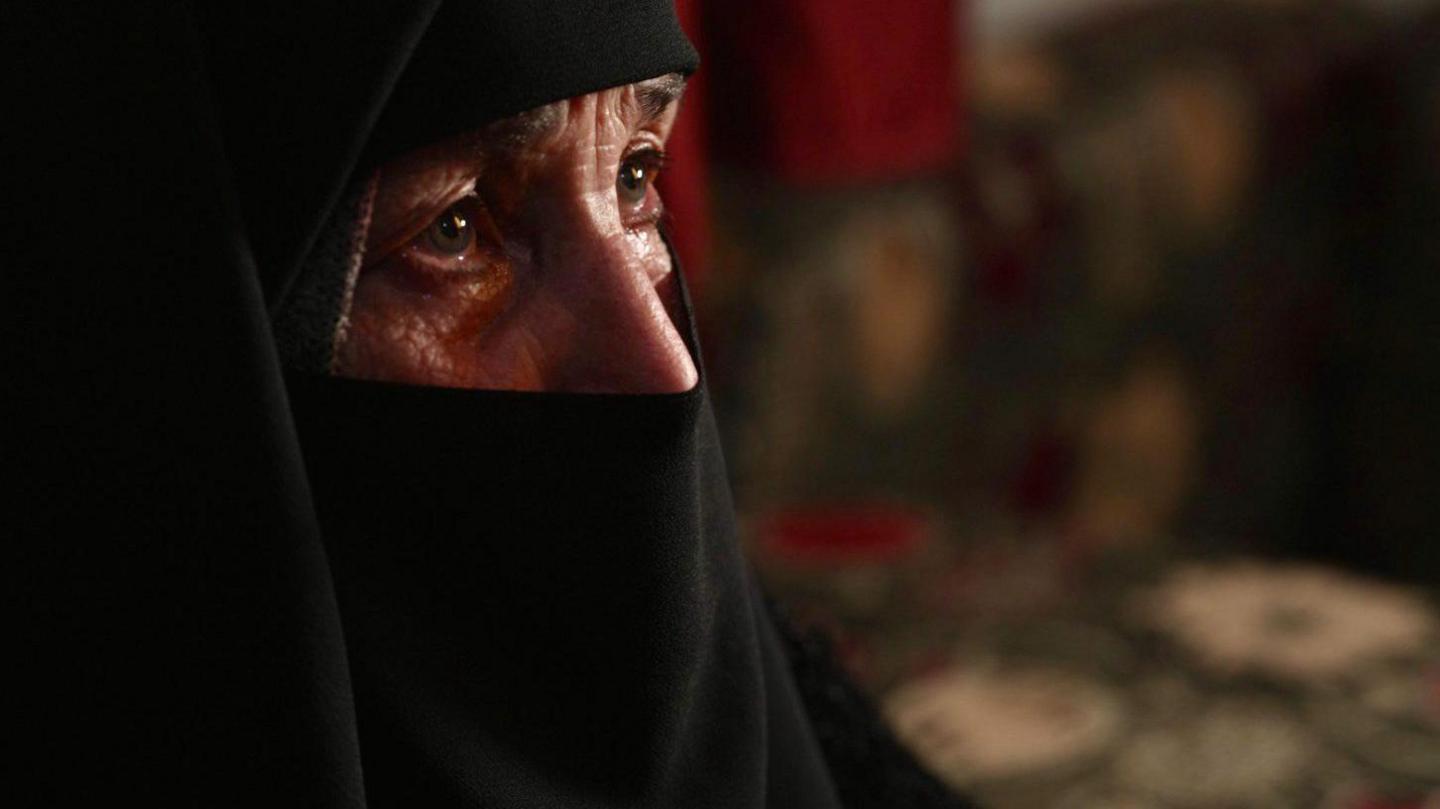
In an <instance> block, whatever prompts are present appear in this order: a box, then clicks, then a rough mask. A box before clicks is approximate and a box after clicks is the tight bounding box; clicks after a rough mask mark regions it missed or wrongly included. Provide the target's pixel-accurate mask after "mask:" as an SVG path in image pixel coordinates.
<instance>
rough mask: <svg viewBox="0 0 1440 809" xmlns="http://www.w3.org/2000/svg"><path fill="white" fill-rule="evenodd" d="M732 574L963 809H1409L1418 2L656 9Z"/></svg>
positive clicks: (1432, 159) (1436, 758)
mask: <svg viewBox="0 0 1440 809" xmlns="http://www.w3.org/2000/svg"><path fill="white" fill-rule="evenodd" d="M679 5H680V10H681V13H682V20H683V21H684V23H685V24H686V27H687V30H688V31H689V32H690V33H691V35H692V38H693V39H694V40H695V41H696V43H697V45H698V47H699V48H700V50H701V53H702V57H703V59H704V67H703V69H702V71H701V73H700V74H698V75H697V77H695V78H694V79H692V82H691V84H692V86H691V88H690V92H689V93H688V95H687V101H686V106H685V108H684V111H683V113H682V119H681V121H680V123H679V125H678V128H677V131H676V134H675V136H674V139H673V140H672V144H671V150H670V151H671V155H672V158H673V162H672V164H671V165H670V167H669V168H667V175H666V177H665V178H664V179H663V181H662V182H663V183H664V184H665V185H666V188H665V192H664V193H665V198H666V201H667V205H668V207H669V209H670V211H671V215H672V218H673V221H672V223H671V224H672V232H673V233H674V238H675V240H676V243H677V249H678V250H679V252H680V253H681V255H682V258H683V259H684V262H685V264H686V266H687V269H688V273H687V275H688V277H689V279H690V282H691V285H692V290H693V293H694V296H695V298H696V302H697V306H698V310H699V312H700V316H701V330H702V333H703V334H704V337H705V342H706V352H707V353H706V363H707V373H708V374H709V381H710V387H711V390H712V392H713V393H714V395H715V397H716V400H717V407H718V408H719V410H720V414H719V418H720V424H721V428H722V430H723V431H724V433H725V440H726V441H727V443H728V446H727V457H728V458H729V461H730V464H731V470H730V471H731V475H732V478H733V480H734V483H735V490H736V497H737V505H738V508H739V511H740V514H741V517H742V523H743V526H744V533H745V536H744V541H745V542H746V543H747V545H748V549H749V551H750V554H751V557H752V558H753V559H754V560H755V561H756V564H757V566H758V568H759V571H760V574H761V576H762V578H763V579H764V580H765V582H766V584H767V585H768V587H769V589H770V590H771V592H772V593H773V594H774V595H775V596H776V597H777V598H778V599H779V600H780V601H781V602H782V603H783V604H785V605H786V608H787V609H788V610H789V612H790V614H791V616H792V618H794V620H795V621H796V622H797V623H798V624H800V625H802V626H804V627H808V628H810V629H811V630H813V631H816V632H821V633H823V634H824V635H825V637H827V638H829V640H830V642H831V643H833V645H834V647H835V648H836V650H837V652H838V653H839V655H840V657H841V658H842V660H843V661H844V662H845V664H846V665H847V666H848V667H849V668H850V670H851V671H852V672H853V673H854V675H855V676H856V678H857V679H858V680H859V681H860V682H861V683H862V684H863V685H864V686H866V687H867V688H868V689H870V690H871V691H872V692H873V693H874V694H875V695H876V698H877V700H878V701H879V702H880V703H881V704H882V706H883V707H884V709H885V711H886V712H887V716H889V718H890V719H891V720H892V722H893V723H894V725H895V727H896V729H897V731H898V732H899V734H900V736H901V738H902V739H903V740H905V741H906V742H907V744H910V745H911V746H912V747H913V748H914V749H915V750H916V751H917V753H919V755H920V756H921V758H922V760H924V761H926V762H927V763H928V764H929V765H930V766H931V767H932V768H934V769H935V770H936V771H937V772H938V773H939V774H941V775H942V776H943V777H945V778H946V779H947V780H949V781H950V782H951V783H953V784H955V785H957V786H958V787H961V788H963V789H965V790H967V791H970V792H972V793H974V794H977V795H978V796H980V797H981V798H982V799H984V800H985V801H986V802H987V803H988V805H994V806H1065V807H1082V806H1125V807H1129V806H1137V807H1141V806H1159V807H1163V806H1169V807H1202V806H1203V807H1241V806H1245V807H1250V806H1256V807H1262V806H1263V807H1270V806H1276V807H1282V806H1296V807H1301V806H1303V807H1314V806H1333V807H1355V809H1359V808H1360V807H1373V808H1374V809H1379V807H1402V806H1415V807H1419V806H1440V650H1437V646H1440V643H1437V640H1440V621H1437V618H1436V614H1437V613H1436V605H1437V598H1436V595H1437V593H1440V536H1437V534H1440V531H1437V527H1440V462H1437V450H1440V442H1437V432H1440V415H1437V413H1440V410H1437V403H1436V402H1435V397H1437V396H1440V356H1437V354H1440V351H1437V349H1440V328H1436V327H1437V325H1440V281H1437V270H1440V227H1437V224H1440V222H1437V215H1440V5H1437V4H1436V3H1432V2H1422V1H1421V0H1412V1H1410V2H1400V0H1389V1H1388V2H1380V1H1379V0H1369V1H1368V2H1361V1H1360V0H1234V1H1233V2H1225V1H1224V0H1148V1H1144V0H960V2H954V1H953V0H893V2H890V3H884V4H877V3H872V2H863V1H862V0H725V1H724V2H719V0H716V2H705V0H681V2H680V4H679Z"/></svg>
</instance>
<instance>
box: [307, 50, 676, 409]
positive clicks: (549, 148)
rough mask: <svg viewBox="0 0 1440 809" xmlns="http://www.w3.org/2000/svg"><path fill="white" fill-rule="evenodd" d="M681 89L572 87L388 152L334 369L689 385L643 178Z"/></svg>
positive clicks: (653, 194) (416, 379)
mask: <svg viewBox="0 0 1440 809" xmlns="http://www.w3.org/2000/svg"><path fill="white" fill-rule="evenodd" d="M682 87H683V84H682V82H681V80H680V78H679V77H678V76H664V77H660V78H658V79H652V80H649V81H646V82H640V83H637V84H632V85H628V86H625V87H617V88H612V89H608V90H603V91H601V92H598V93H592V94H590V95H586V96H581V97H578V98H572V99H569V100H566V101H562V102H557V103H555V104H550V105H548V106H546V107H542V108H540V109H539V110H535V111H532V112H530V113H526V114H525V115H523V116H518V117H517V118H514V119H509V120H507V121H502V122H500V123H498V124H494V125H491V126H488V127H486V128H485V129H483V130H481V131H479V132H475V133H470V134H468V135H465V136H462V137H459V138H456V139H453V140H451V141H447V142H445V143H441V144H437V145H434V146H430V147H426V148H424V149H420V150H418V151H416V152H412V153H410V154H408V155H405V156H404V157H401V158H399V159H398V160H395V161H393V162H391V163H389V164H387V165H385V166H383V167H382V168H381V169H380V171H379V173H378V181H377V187H376V197H375V209H374V216H373V219H372V224H371V228H370V231H369V235H368V238H367V244H366V253H365V259H364V265H363V268H362V270H361V273H360V276H359V278H358V280H357V282H356V285H355V292H354V298H353V302H352V305H351V309H350V315H349V320H348V325H347V326H346V328H345V330H344V331H343V332H342V339H341V342H340V345H339V350H338V352H337V357H336V372H337V373H338V374H340V375H342V376H350V377H358V378H363V379H375V380H386V381H394V382H404V383H409V384H419V385H440V386H447V387H465V388H498V389H511V390H534V391H567V392H606V393H667V392H678V391H683V390H687V389H689V388H691V387H693V386H694V385H695V383H696V380H697V376H698V375H697V373H696V369H695V365H694V363H693V362H692V360H691V357H690V354H689V351H688V350H687V349H686V346H685V343H684V341H683V340H682V339H681V336H680V333H679V331H678V330H677V328H676V325H675V317H674V315H675V311H676V300H675V298H676V285H675V279H674V277H673V275H672V268H671V262H670V257H669V251H668V250H667V249H666V246H665V244H664V242H663V241H662V239H661V237H660V233H659V231H658V229H657V226H658V223H659V219H660V216H661V204H660V200H659V196H658V192H657V191H656V190H655V188H654V187H653V185H652V182H651V181H652V180H653V178H654V175H655V174H656V173H657V172H658V171H659V169H660V165H661V161H662V160H663V147H664V144H665V140H666V138H667V137H668V136H669V133H670V128H671V126H672V124H673V122H674V119H675V112H676V106H677V104H678V97H679V94H680V91H681V89H682ZM617 178H618V179H619V180H620V181H618V182H617Z"/></svg>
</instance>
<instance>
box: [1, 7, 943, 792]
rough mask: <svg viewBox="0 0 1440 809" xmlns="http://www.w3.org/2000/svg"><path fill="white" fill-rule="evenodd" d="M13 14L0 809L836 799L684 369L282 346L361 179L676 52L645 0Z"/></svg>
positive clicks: (9, 29)
mask: <svg viewBox="0 0 1440 809" xmlns="http://www.w3.org/2000/svg"><path fill="white" fill-rule="evenodd" d="M0 32H3V33H0V37H3V39H4V41H3V43H0V44H3V45H4V46H5V48H6V52H7V53H8V54H10V55H11V56H12V58H14V59H15V60H17V64H19V65H23V66H24V67H25V69H24V70H23V71H15V72H12V73H11V75H10V77H9V78H10V79H11V80H12V81H14V84H15V87H13V88H7V95H8V97H9V98H11V99H12V102H13V109H16V110H22V111H23V112H24V115H23V116H22V117H23V118H24V125H23V126H14V127H10V128H8V129H7V134H6V139H7V143H6V147H7V148H6V153H7V155H9V156H10V157H11V160H10V161H9V162H10V164H11V165H10V166H7V175H8V176H9V178H10V180H11V182H10V183H9V187H10V188H11V189H12V193H13V198H14V199H15V200H17V202H16V204H15V205H14V206H13V210H12V211H11V213H10V215H9V216H8V217H7V218H6V222H5V225H4V232H3V233H0V235H4V236H5V243H6V244H7V245H9V246H10V251H9V253H8V255H7V256H6V258H5V260H4V266H5V271H4V273H3V276H0V282H3V287H0V299H3V300H5V301H6V302H7V303H9V304H10V306H11V309H12V317H10V318H7V319H5V320H4V324H5V325H4V327H3V328H4V334H3V338H4V339H3V340H0V344H3V345H4V346H5V349H4V350H5V352H6V364H5V366H6V367H7V369H9V370H10V372H11V385H10V388H9V390H8V401H9V403H10V404H11V405H12V406H13V408H14V409H15V410H17V411H18V414H17V415H16V416H14V417H13V418H12V419H10V420H7V422H6V424H5V433H4V439H3V445H4V447H5V451H6V454H7V456H8V458H9V460H10V463H11V466H12V468H13V470H15V474H14V475H12V477H13V479H14V483H13V486H12V492H11V493H12V494H13V495H14V496H15V497H14V499H15V500H17V501H18V502H20V503H21V505H20V506H16V507H12V508H11V509H9V510H8V511H7V513H6V517H5V520H4V524H3V525H0V529H3V532H4V535H5V536H6V537H7V543H6V544H7V548H8V549H9V551H10V556H9V559H8V562H7V565H6V566H5V571H6V580H5V592H6V593H7V597H8V599H9V606H10V609H9V610H7V619H8V620H9V621H10V622H11V623H12V624H13V627H14V628H13V631H11V632H9V633H8V637H10V638H11V639H12V644H13V649H14V651H13V654H12V655H11V659H12V664H11V667H10V674H11V675H12V676H11V677H10V682H11V687H10V688H9V689H7V695H6V697H5V704H6V712H5V715H6V717H7V719H8V720H9V722H10V727H12V729H14V730H15V733H16V735H17V736H19V737H20V738H19V743H18V745H17V746H18V748H19V752H18V753H17V754H16V755H15V756H14V758H13V759H12V767H11V770H12V772H14V773H16V774H17V775H16V776H15V778H14V780H13V781H12V783H11V784H10V785H9V788H8V793H9V799H10V801H11V803H12V805H49V806H55V805H82V804H83V805H91V804H97V803H101V802H113V801H115V800H117V799H120V798H122V797H123V798H134V799H137V800H141V801H144V802H145V803H146V804H147V805H152V806H206V807H225V806H236V807H239V806H278V807H283V806H297V807H299V806H305V807H346V808H347V809H360V807H367V806H392V805H405V806H416V805H433V806H499V807H507V806H517V807H518V806H547V807H549V806H587V807H588V806H595V807H602V806H726V807H748V806H785V807H801V808H803V807H830V806H834V805H836V795H835V793H836V789H835V784H834V782H835V781H836V780H840V781H842V782H843V781H844V779H845V778H846V777H847V776H846V775H845V774H844V773H838V772H834V770H835V765H834V764H833V762H832V764H831V765H830V770H831V771H830V772H827V768H826V764H825V762H824V761H823V760H822V759H821V755H822V753H821V752H820V750H819V746H818V745H817V743H816V737H817V735H818V736H820V737H822V738H824V737H829V736H830V735H832V734H830V733H829V732H825V731H823V728H822V732H820V733H818V734H817V733H816V731H815V729H814V728H816V727H819V725H818V724H817V723H816V722H813V721H811V718H809V717H807V715H806V713H807V711H809V712H810V713H812V714H813V713H814V712H815V710H816V708H815V705H817V704H818V703H816V702H815V701H813V700H812V699H810V698H809V697H807V696H806V695H804V694H799V695H797V692H796V688H795V682H794V679H793V678H792V676H791V674H790V672H789V671H788V669H787V664H786V659H785V650H784V649H785V648H788V647H786V644H787V643H790V642H789V641H787V640H786V639H785V638H784V637H783V636H781V637H777V633H776V630H775V627H774V626H773V624H772V622H771V620H770V618H769V617H768V616H767V614H766V611H765V610H764V608H763V604H762V602H761V599H760V598H759V596H758V594H757V592H756V589H755V587H754V586H753V584H752V582H751V581H750V578H749V576H748V574H747V573H746V569H745V567H744V565H743V564H742V563H741V560H740V559H739V556H738V552H737V549H736V544H735V538H734V525H733V515H732V513H731V507H730V504H729V496H728V489H727V486H726V482H725V476H724V467H723V463H722V461H721V459H720V457H719V450H718V442H717V440H716V438H715V428H714V423H713V419H712V418H711V416H710V411H709V405H708V397H707V395H706V393H705V390H704V387H703V384H702V385H701V386H699V387H697V388H696V389H695V390H692V391H689V392H686V393H682V394H674V395H664V396H639V397H606V396H572V395H550V394H515V393H504V392H492V391H457V390H443V389H428V388H408V387H404V386H392V385H384V384H378V383H361V382H354V381H349V380H341V379H334V378H330V377H327V376H325V375H324V373H322V372H321V370H322V369H321V368H320V367H319V366H318V365H316V364H314V363H309V362H306V361H304V360H303V359H301V358H304V357H309V358H311V359H312V360H313V359H314V358H315V357H323V356H324V353H325V347H324V341H325V339H326V337H325V335H327V334H328V333H329V332H327V331H326V327H324V326H323V325H322V326H320V327H318V330H317V324H323V323H324V322H327V319H328V318H335V320H334V321H333V322H336V323H338V322H339V320H340V318H341V317H343V289H344V283H343V282H341V283H340V284H338V286H337V285H335V284H334V282H333V281H331V282H326V281H325V280H324V278H321V282H320V283H314V278H313V277H311V276H310V273H311V272H312V271H314V270H315V268H316V267H326V266H329V267H332V268H334V269H338V270H343V269H344V262H343V260H338V261H337V260H336V257H339V258H340V259H344V258H345V257H346V256H347V255H348V253H347V251H346V250H345V249H344V247H343V245H344V244H345V241H344V240H345V238H347V234H349V233H351V231H347V230H345V228H346V227H349V226H353V225H354V223H355V221H356V218H357V217H358V216H360V215H361V214H360V211H362V210H363V205H364V201H363V199H364V198H363V193H361V192H357V191H356V189H357V188H362V187H363V185H362V184H360V183H359V182H358V180H359V178H363V177H365V176H368V171H369V169H370V168H372V167H373V166H375V165H378V164H379V163H381V162H383V161H384V160H386V159H389V158H390V157H393V156H395V155H396V154H399V153H401V152H403V151H405V150H407V149H410V148H414V147H415V146H419V145H423V144H425V143H429V142H432V141H434V140H436V139H438V138H442V137H446V136H449V135H453V134H456V133H459V132H464V131H467V130H469V129H471V128H474V127H477V126H479V125H481V124H484V123H486V122H487V121H491V120H496V119H498V118H501V117H505V116H508V115H511V114H514V113H518V112H521V111H523V110H525V109H530V108H533V107H535V106H538V105H540V104H543V103H547V102H549V101H553V100H557V99H561V98H566V97H571V96H574V95H578V94H582V93H586V92H590V91H593V90H596V89H600V88H603V87H609V86H616V85H620V84H624V83H627V82H631V81H635V80H640V79H644V78H648V77H652V76H657V75H662V74H665V73H667V72H672V71H680V72H688V71H689V70H692V69H693V68H694V52H693V50H692V49H691V48H690V47H689V45H688V43H686V42H685V40H684V38H683V36H682V35H681V34H680V32H679V29H678V27H677V26H676V25H675V22H674V18H673V13H672V11H671V9H670V7H669V5H668V4H667V3H664V2H643V1H640V0H636V1H635V2H618V1H616V2H596V3H570V2H559V1H558V0H555V1H553V2H537V1H536V0H525V2H521V1H520V0H513V2H489V3H479V2H472V3H450V2H447V3H444V4H443V5H442V4H440V3H435V2H429V3H417V4H407V5H405V6H403V7H394V8H391V7H385V8H381V7H379V6H375V7H371V6H366V5H358V6H357V5H355V4H323V3H320V4H302V5H300V6H297V5H295V4H282V3H266V2H260V3H246V4H226V3H216V4H201V5H197V6H194V7H190V6H185V5H181V4H145V5H143V6H140V7H135V8H106V7H99V6H95V7H86V8H85V9H83V10H78V9H65V10H62V9H58V8H39V7H31V6H21V7H17V8H11V9H7V11H6V12H5V25H3V26H0ZM20 79H23V80H20ZM357 194H360V195H359V196H357ZM57 227H58V229H57ZM337 228H338V230H337ZM337 245H340V246H339V247H337ZM327 256H328V257H329V258H326V257H327ZM322 275H323V273H322ZM327 283H329V284H330V285H329V286H327ZM336 289H339V290H340V291H341V294H340V295H339V296H338V297H335V296H334V293H335V290H336ZM307 295H308V296H309V298H308V302H307V303H306V304H304V305H305V306H309V307H310V310H309V314H303V315H299V316H293V313H294V312H295V311H299V309H298V308H297V309H292V308H289V307H291V306H294V307H302V304H301V303H298V302H299V301H301V300H302V299H306V296H307ZM336 301H339V302H340V303H339V304H338V305H339V307H340V308H339V309H332V308H331V307H332V306H335V305H337V304H336ZM292 318H293V319H292ZM287 323H288V324H289V325H290V326H295V325H297V324H298V325H299V326H300V327H301V329H300V331H299V332H298V333H299V334H302V335H308V338H309V339H311V340H312V341H313V340H315V339H317V337H316V336H317V335H319V338H318V339H319V343H318V344H316V343H312V344H311V345H310V346H309V347H308V348H304V347H301V348H297V347H296V346H299V345H301V343H302V342H303V341H298V342H292V341H291V340H290V339H289V337H288V336H287V335H291V334H292V333H291V332H287V331H286V328H287V325H286V324H287ZM307 328H308V329H309V331H308V332H306V331H305V329H307ZM277 336H278V338H279V340H278V341H279V343H280V345H279V346H277ZM692 342H693V340H692ZM317 345H318V347H317ZM282 349H283V353H282ZM692 350H693V345H692ZM791 645H792V646H793V644H791ZM802 679H803V678H802ZM832 690H833V689H832ZM839 735H840V736H842V737H844V738H849V739H851V741H852V742H853V740H854V739H853V737H850V736H847V735H846V734H845V733H843V732H841V733H840V734H839ZM877 738H878V736H877ZM850 749H851V751H852V754H853V752H854V750H856V749H859V750H862V751H863V750H864V749H866V748H865V747H864V746H863V745H862V746H861V747H859V748H856V747H854V745H853V744H852V746H851V748H850ZM886 749H889V748H886ZM842 789H843V787H842ZM852 805H858V804H852ZM936 805H940V804H936Z"/></svg>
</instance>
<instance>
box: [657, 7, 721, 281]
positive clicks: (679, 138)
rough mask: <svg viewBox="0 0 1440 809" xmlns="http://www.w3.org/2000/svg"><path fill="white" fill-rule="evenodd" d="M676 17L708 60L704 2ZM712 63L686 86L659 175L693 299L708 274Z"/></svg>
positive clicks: (672, 234)
mask: <svg viewBox="0 0 1440 809" xmlns="http://www.w3.org/2000/svg"><path fill="white" fill-rule="evenodd" d="M675 11H676V13H677V14H678V15H679V17H680V25H681V27H682V28H684V29H685V33H686V35H687V36H689V37H690V41H691V42H693V43H694V44H695V49H696V50H698V51H700V58H701V59H702V60H705V59H706V52H705V47H706V45H705V31H704V29H703V26H702V24H701V19H700V0H677V2H676V3H675ZM708 68H709V65H708V63H702V65H701V68H700V70H699V72H697V73H695V75H693V76H691V77H690V79H689V80H688V81H687V82H686V86H685V99H684V101H682V102H681V104H680V114H679V116H677V117H676V119H675V127H674V129H672V130H671V131H670V139H669V140H668V141H667V142H666V144H665V153H666V155H667V156H668V158H669V160H668V165H667V166H666V168H665V171H664V172H663V173H661V175H660V195H661V197H662V198H663V199H664V200H665V210H666V213H667V215H668V219H669V221H670V226H669V230H668V235H669V237H670V243H671V244H672V245H673V246H674V247H675V252H676V253H678V254H679V256H680V262H681V263H682V264H683V265H684V267H685V280H686V282H687V283H688V284H689V286H690V291H691V294H692V295H695V296H696V297H698V296H699V294H700V290H701V289H702V288H703V286H704V284H705V278H706V275H707V271H708V270H709V261H708V259H709V253H710V197H709V192H710V188H709V171H708V167H707V164H708V161H709V159H710V154H709V148H708V144H707V142H706V140H707V138H706V132H705V122H706V114H707V108H706V102H707V99H706V96H707V95H708V90H707V86H708V79H707V76H708V75H709V70H708Z"/></svg>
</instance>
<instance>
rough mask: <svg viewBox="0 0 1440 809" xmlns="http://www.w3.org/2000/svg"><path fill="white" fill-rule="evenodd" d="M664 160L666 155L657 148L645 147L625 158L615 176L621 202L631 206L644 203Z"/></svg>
mask: <svg viewBox="0 0 1440 809" xmlns="http://www.w3.org/2000/svg"><path fill="white" fill-rule="evenodd" d="M664 160H665V156H664V155H663V154H661V153H660V151H659V150H657V149H643V150H641V151H638V152H635V153H634V154H632V155H630V156H629V157H627V158H625V160H624V161H623V162H621V163H620V172H619V175H618V176H617V177H616V178H615V194H616V196H618V197H619V198H620V202H621V203H622V204H625V205H629V206H631V207H634V206H638V205H640V204H641V203H643V202H644V201H645V197H646V195H647V194H648V193H649V191H650V184H651V183H653V182H655V177H656V175H658V174H659V173H660V168H661V166H662V165H663V164H664Z"/></svg>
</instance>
